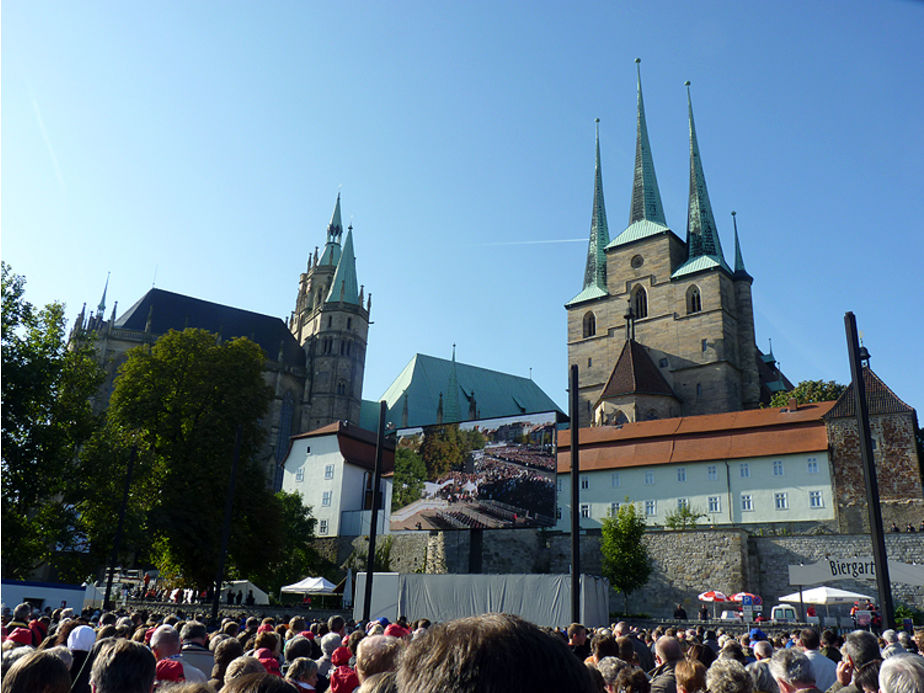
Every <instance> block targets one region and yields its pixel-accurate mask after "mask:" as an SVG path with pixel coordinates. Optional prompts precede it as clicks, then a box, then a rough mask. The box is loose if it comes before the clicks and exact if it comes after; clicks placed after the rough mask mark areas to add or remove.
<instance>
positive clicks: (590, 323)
mask: <svg viewBox="0 0 924 693" xmlns="http://www.w3.org/2000/svg"><path fill="white" fill-rule="evenodd" d="M595 334H597V318H596V316H595V315H594V314H593V313H592V312H590V311H588V312H586V313H584V336H585V337H593V336H594V335H595Z"/></svg>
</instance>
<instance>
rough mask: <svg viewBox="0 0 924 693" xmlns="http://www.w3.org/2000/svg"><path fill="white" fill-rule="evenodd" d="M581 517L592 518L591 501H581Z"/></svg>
mask: <svg viewBox="0 0 924 693" xmlns="http://www.w3.org/2000/svg"><path fill="white" fill-rule="evenodd" d="M581 518H582V519H585V520H589V519H590V503H581Z"/></svg>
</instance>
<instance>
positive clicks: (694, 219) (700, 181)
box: [674, 82, 731, 275]
mask: <svg viewBox="0 0 924 693" xmlns="http://www.w3.org/2000/svg"><path fill="white" fill-rule="evenodd" d="M686 85H687V108H688V110H689V114H690V207H689V214H688V216H687V258H688V262H687V264H689V261H692V260H694V259H696V258H698V257H701V256H706V257H710V258H712V259H713V260H714V261H715V262H716V263H718V264H719V265H720V266H722V267H723V268H725V269H726V270H728V271H729V273H731V270H730V269H729V268H728V265H727V264H726V262H725V256H724V255H723V254H722V244H721V243H720V242H719V234H718V231H717V230H716V225H715V217H714V216H713V214H712V205H711V204H710V202H709V192H708V191H707V190H706V176H705V174H704V173H703V163H702V160H701V158H700V154H699V143H698V142H697V139H696V125H695V123H694V122H693V101H692V99H691V97H690V83H689V82H687V83H686ZM678 271H679V270H678ZM674 274H675V275H676V274H677V273H676V272H675V273H674Z"/></svg>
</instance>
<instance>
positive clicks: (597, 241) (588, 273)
mask: <svg viewBox="0 0 924 693" xmlns="http://www.w3.org/2000/svg"><path fill="white" fill-rule="evenodd" d="M594 123H595V130H596V138H595V140H596V158H595V163H594V205H593V212H592V213H591V218H590V240H589V241H588V243H587V264H586V265H585V267H584V288H583V289H582V290H581V293H579V294H578V295H577V296H575V297H574V298H572V299H571V300H570V301H568V303H566V304H565V305H571V304H573V303H580V302H581V301H586V300H589V299H592V298H600V297H601V296H606V295H607V291H606V255H604V252H603V249H604V248H606V246H607V245H609V242H610V231H609V227H608V226H607V223H606V205H605V204H604V202H603V170H602V168H601V166H600V119H599V118H596V119H595V120H594Z"/></svg>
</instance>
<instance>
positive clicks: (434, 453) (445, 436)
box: [419, 424, 466, 481]
mask: <svg viewBox="0 0 924 693" xmlns="http://www.w3.org/2000/svg"><path fill="white" fill-rule="evenodd" d="M419 452H420V457H421V459H423V461H424V464H425V465H426V467H427V478H428V479H430V480H431V481H432V480H434V479H437V478H439V477H440V476H441V475H443V474H445V473H446V472H448V471H449V470H450V469H452V468H454V467H456V468H458V467H459V466H460V465H461V464H462V462H463V461H464V460H465V455H466V451H465V445H464V444H463V442H462V439H461V438H460V437H459V425H458V424H447V425H445V426H436V427H434V428H430V429H427V430H426V431H425V432H424V439H423V442H422V443H421V444H420V451H419Z"/></svg>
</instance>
